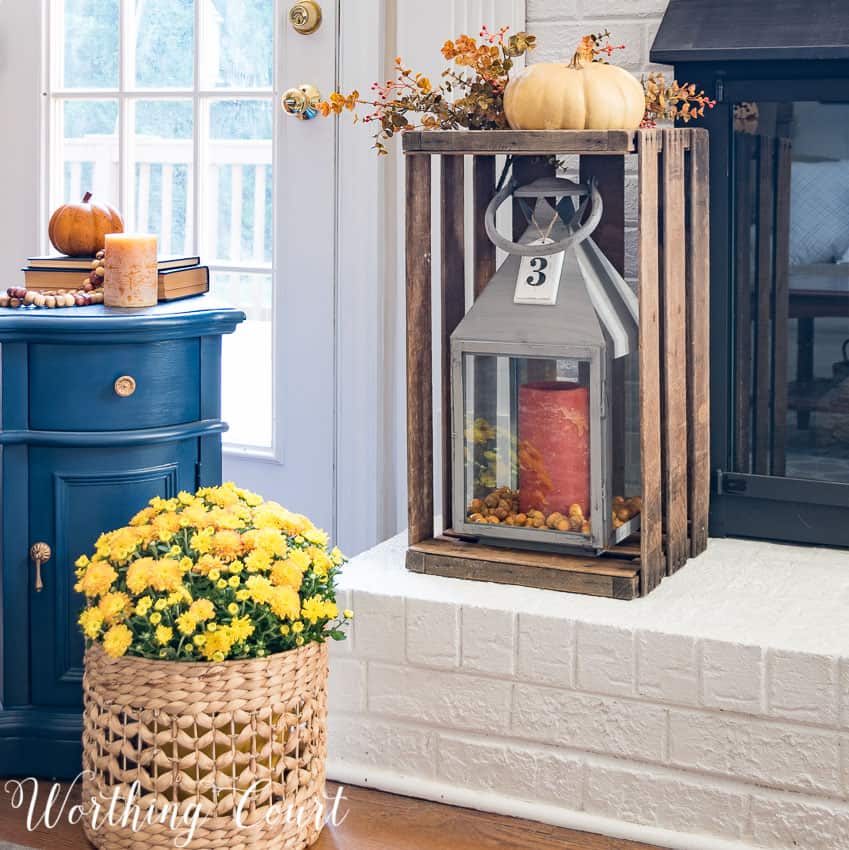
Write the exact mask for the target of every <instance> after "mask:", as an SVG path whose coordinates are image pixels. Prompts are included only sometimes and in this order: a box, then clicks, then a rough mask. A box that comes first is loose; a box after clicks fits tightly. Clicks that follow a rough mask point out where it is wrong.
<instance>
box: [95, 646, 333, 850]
mask: <svg viewBox="0 0 849 850" xmlns="http://www.w3.org/2000/svg"><path fill="white" fill-rule="evenodd" d="M83 690H84V699H85V708H84V719H83V769H84V770H85V771H86V772H87V773H86V775H85V776H84V779H83V794H84V799H85V800H89V799H91V797H92V796H93V797H95V799H98V800H100V799H103V800H111V798H112V797H113V796H114V794H115V793H116V787H117V789H118V793H119V795H120V798H121V800H122V801H124V800H126V795H127V794H128V793H129V790H130V788H131V786H132V784H133V783H134V782H137V783H138V787H139V791H138V793H137V795H136V796H135V797H134V798H133V802H134V803H135V805H137V806H138V807H139V808H140V809H141V810H142V814H141V815H139V822H142V816H143V814H144V813H145V812H146V810H148V809H150V807H151V806H155V808H154V809H153V811H154V812H155V815H156V816H155V817H152V818H150V820H151V821H152V822H150V823H147V822H143V824H142V826H141V828H140V829H138V830H136V831H134V830H133V829H132V828H131V826H132V825H128V826H125V827H124V826H121V825H120V824H119V825H117V826H110V825H109V824H108V823H106V824H104V825H102V826H100V828H99V829H97V830H94V829H92V826H91V819H90V818H85V819H84V822H85V831H86V835H87V837H88V839H89V840H90V841H91V842H92V844H94V846H95V847H97V848H100V850H136V848H145V850H160V849H161V850H166V848H168V849H169V850H173V848H174V847H175V841H177V840H178V839H179V838H180V835H181V834H182V835H183V837H185V834H186V832H187V827H188V823H187V822H186V821H184V820H182V819H181V816H180V815H178V816H177V828H176V830H175V829H174V828H173V827H172V821H171V819H170V814H173V813H174V812H175V811H179V812H180V813H181V815H185V814H186V813H187V812H190V811H191V810H192V809H195V807H198V806H199V807H201V809H202V811H203V815H202V816H201V817H200V818H199V821H198V825H197V830H196V831H195V833H194V837H193V838H192V841H191V844H190V845H189V847H190V848H196V850H217V848H227V850H248V848H250V849H251V850H260V848H261V850H301V848H304V847H308V846H309V845H311V844H312V843H313V842H314V841H315V840H316V839H317V838H318V835H319V832H320V831H321V829H320V826H321V821H320V818H317V817H316V813H317V811H319V806H323V805H324V802H325V798H324V778H325V756H326V747H327V735H326V719H327V646H326V645H325V644H317V643H311V644H307V645H306V646H304V647H302V648H300V649H296V650H292V651H291V652H283V653H279V654H278V655H272V656H270V657H268V658H257V659H251V660H248V661H226V662H223V663H220V664H214V663H209V664H205V663H178V662H164V661H150V660H147V659H143V658H118V659H115V658H110V657H109V656H108V655H106V653H105V652H104V651H103V650H102V648H101V647H100V646H98V645H94V646H92V647H91V648H90V649H89V650H88V651H87V652H86V658H85V678H84V680H83ZM88 772H90V775H89V774H88ZM253 783H259V784H258V785H257V786H255V790H254V793H251V794H250V795H249V796H248V797H245V794H244V792H245V791H247V789H249V788H250V787H251V786H252V784H253ZM166 804H167V811H168V812H169V813H170V814H169V817H168V820H167V822H165V823H163V822H161V820H162V819H161V818H160V814H161V812H162V811H163V810H166ZM240 804H241V810H240V815H239V819H238V820H240V821H241V826H240V824H239V823H238V822H237V817H236V814H237V811H236V810H237V808H238V807H239V806H240ZM106 805H108V802H107V803H106ZM178 807H179V808H178ZM117 811H118V813H119V816H120V815H121V814H122V813H123V812H124V806H123V802H122V803H120V804H119V807H118V809H117ZM298 814H300V817H297V815H298ZM115 820H117V818H116V819H115ZM130 823H131V822H130ZM245 827H247V828H245Z"/></svg>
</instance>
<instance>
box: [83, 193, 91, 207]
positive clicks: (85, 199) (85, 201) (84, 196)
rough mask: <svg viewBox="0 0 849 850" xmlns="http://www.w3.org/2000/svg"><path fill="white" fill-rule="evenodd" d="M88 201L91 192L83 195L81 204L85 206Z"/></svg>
mask: <svg viewBox="0 0 849 850" xmlns="http://www.w3.org/2000/svg"><path fill="white" fill-rule="evenodd" d="M90 200H91V192H86V193H85V195H83V203H84V204H87V203H88V202H89V201H90Z"/></svg>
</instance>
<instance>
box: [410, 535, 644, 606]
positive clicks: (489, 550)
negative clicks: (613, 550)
mask: <svg viewBox="0 0 849 850" xmlns="http://www.w3.org/2000/svg"><path fill="white" fill-rule="evenodd" d="M407 569H408V570H410V571H412V572H418V573H427V574H429V575H440V576H449V577H451V578H463V579H471V580H473V581H494V582H497V583H498V584H513V585H522V586H523V587H539V588H543V589H546V590H561V591H569V592H571V593H584V594H589V595H591V596H607V597H612V598H615V599H633V598H634V597H635V596H636V595H637V592H638V586H639V570H638V568H637V567H636V566H635V564H634V562H631V561H622V562H617V561H614V560H609V559H606V558H605V559H598V558H592V557H586V558H581V557H579V556H572V555H557V554H551V553H546V552H532V551H522V550H518V549H503V548H500V547H498V546H486V545H483V544H480V543H463V542H461V541H457V540H452V539H449V538H446V537H439V538H436V539H433V540H425V541H421V542H420V543H417V544H415V545H414V546H411V547H410V549H409V550H408V551H407Z"/></svg>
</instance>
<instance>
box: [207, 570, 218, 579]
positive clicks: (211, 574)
mask: <svg viewBox="0 0 849 850" xmlns="http://www.w3.org/2000/svg"><path fill="white" fill-rule="evenodd" d="M207 578H208V579H209V580H210V581H218V579H220V578H221V571H220V570H210V571H209V575H208V576H207Z"/></svg>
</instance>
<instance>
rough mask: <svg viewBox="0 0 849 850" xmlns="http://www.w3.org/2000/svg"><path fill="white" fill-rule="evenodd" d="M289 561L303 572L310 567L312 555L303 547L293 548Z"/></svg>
mask: <svg viewBox="0 0 849 850" xmlns="http://www.w3.org/2000/svg"><path fill="white" fill-rule="evenodd" d="M288 561H289V563H290V564H292V565H293V566H295V567H297V568H298V569H299V570H300V571H301V572H302V573H303V572H306V571H307V570H308V569H309V568H310V556H309V555H308V554H307V553H306V552H304V550H303V549H293V550H292V551H291V552H290V553H289V558H288Z"/></svg>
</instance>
